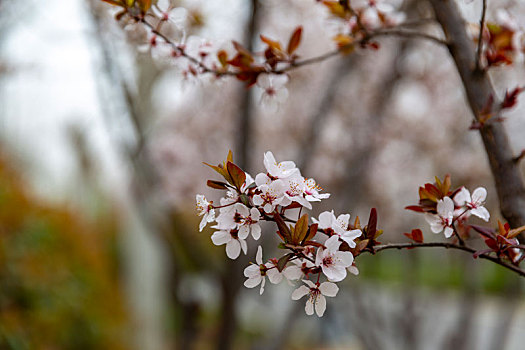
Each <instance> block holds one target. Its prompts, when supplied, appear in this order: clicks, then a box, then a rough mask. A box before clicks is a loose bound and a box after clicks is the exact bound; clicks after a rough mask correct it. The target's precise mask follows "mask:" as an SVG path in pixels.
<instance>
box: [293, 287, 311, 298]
mask: <svg viewBox="0 0 525 350" xmlns="http://www.w3.org/2000/svg"><path fill="white" fill-rule="evenodd" d="M308 293H310V288H308V287H307V286H305V285H302V286H300V287H299V288H297V289H296V290H294V291H293V293H292V300H299V299H301V298H302V297H304V296H305V295H306V294H308Z"/></svg>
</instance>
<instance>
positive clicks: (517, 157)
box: [512, 149, 525, 163]
mask: <svg viewBox="0 0 525 350" xmlns="http://www.w3.org/2000/svg"><path fill="white" fill-rule="evenodd" d="M523 158H525V149H524V150H522V151H521V152H520V154H518V155H517V156H516V157H514V158H512V161H513V162H514V163H519V162H520V161H521V160H522V159H523Z"/></svg>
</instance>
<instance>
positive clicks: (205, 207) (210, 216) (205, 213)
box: [195, 194, 215, 232]
mask: <svg viewBox="0 0 525 350" xmlns="http://www.w3.org/2000/svg"><path fill="white" fill-rule="evenodd" d="M195 199H196V201H197V212H198V214H199V216H202V220H201V222H200V224H199V232H202V230H203V229H204V227H205V226H206V224H207V223H208V222H213V221H214V220H215V209H213V205H212V203H213V202H208V200H207V199H206V197H204V196H203V195H202V194H198V195H197V196H196V197H195Z"/></svg>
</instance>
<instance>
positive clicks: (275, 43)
mask: <svg viewBox="0 0 525 350" xmlns="http://www.w3.org/2000/svg"><path fill="white" fill-rule="evenodd" d="M259 37H260V38H261V40H262V41H263V42H264V43H265V44H267V45H268V47H269V48H270V49H272V51H282V50H283V49H282V47H281V43H280V42H278V41H275V40H272V39H270V38H268V37H267V36H264V35H262V34H261V35H259Z"/></svg>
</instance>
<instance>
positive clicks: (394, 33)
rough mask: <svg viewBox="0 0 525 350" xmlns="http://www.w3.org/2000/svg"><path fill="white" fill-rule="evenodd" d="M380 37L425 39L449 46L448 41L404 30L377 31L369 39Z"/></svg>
mask: <svg viewBox="0 0 525 350" xmlns="http://www.w3.org/2000/svg"><path fill="white" fill-rule="evenodd" d="M378 36H397V37H402V38H415V39H424V40H430V41H432V42H434V43H437V44H439V45H444V46H447V45H448V41H446V40H444V39H441V38H438V37H435V36H433V35H430V34H427V33H420V32H416V31H411V30H403V29H383V30H377V31H375V32H373V33H370V34H369V35H368V37H367V38H368V39H370V38H373V37H378Z"/></svg>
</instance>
